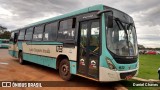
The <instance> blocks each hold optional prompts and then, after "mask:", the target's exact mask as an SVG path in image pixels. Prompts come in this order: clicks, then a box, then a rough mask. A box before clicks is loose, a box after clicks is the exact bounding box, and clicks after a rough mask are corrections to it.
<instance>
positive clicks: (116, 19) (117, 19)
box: [115, 18, 128, 41]
mask: <svg viewBox="0 0 160 90" xmlns="http://www.w3.org/2000/svg"><path fill="white" fill-rule="evenodd" d="M115 21H116V23H117V25H118V27H119V29H121V28H120V26H119V24H118V22H119V23H120V25H121V26H122V28H123V30H124V32H125V33H126V35H127V41H128V33H127V30H126V28H125V26H124V25H123V24H122V22H121V20H119V18H115Z"/></svg>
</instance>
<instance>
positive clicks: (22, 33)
mask: <svg viewBox="0 0 160 90" xmlns="http://www.w3.org/2000/svg"><path fill="white" fill-rule="evenodd" d="M25 31H26V30H25V29H24V30H20V33H19V36H18V40H24V35H25Z"/></svg>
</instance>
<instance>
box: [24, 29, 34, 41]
mask: <svg viewBox="0 0 160 90" xmlns="http://www.w3.org/2000/svg"><path fill="white" fill-rule="evenodd" d="M32 34H33V27H31V28H28V29H27V31H26V35H25V40H27V41H30V40H32Z"/></svg>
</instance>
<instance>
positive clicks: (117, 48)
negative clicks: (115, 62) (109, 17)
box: [107, 18, 137, 56]
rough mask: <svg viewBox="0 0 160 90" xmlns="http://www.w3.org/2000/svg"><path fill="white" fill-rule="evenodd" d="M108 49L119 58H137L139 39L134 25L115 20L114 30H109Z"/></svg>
mask: <svg viewBox="0 0 160 90" xmlns="http://www.w3.org/2000/svg"><path fill="white" fill-rule="evenodd" d="M107 47H108V49H109V50H110V51H111V52H112V53H114V54H116V55H118V56H136V55H137V39H136V31H135V26H134V24H133V23H126V22H122V21H121V20H120V19H119V18H114V20H113V28H108V29H107Z"/></svg>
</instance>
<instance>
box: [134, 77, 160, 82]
mask: <svg viewBox="0 0 160 90" xmlns="http://www.w3.org/2000/svg"><path fill="white" fill-rule="evenodd" d="M132 79H133V80H137V81H142V82H152V83H160V80H155V79H143V78H139V77H133V78H132Z"/></svg>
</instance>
